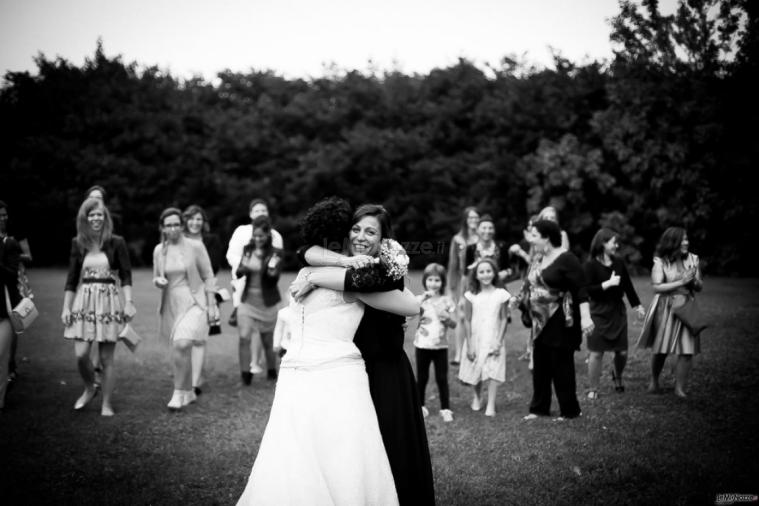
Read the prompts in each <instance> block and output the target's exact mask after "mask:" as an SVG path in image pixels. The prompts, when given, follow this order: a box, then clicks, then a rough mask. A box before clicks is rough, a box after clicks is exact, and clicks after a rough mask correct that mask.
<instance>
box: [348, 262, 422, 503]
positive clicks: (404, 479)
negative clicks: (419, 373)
mask: <svg viewBox="0 0 759 506" xmlns="http://www.w3.org/2000/svg"><path fill="white" fill-rule="evenodd" d="M379 271H381V269H380V268H371V269H360V270H352V269H349V270H348V271H347V272H346V276H345V290H346V291H352V292H377V291H388V290H394V289H398V290H403V280H402V279H401V280H398V281H392V280H390V279H389V278H387V277H386V276H383V275H381V274H380V272H379ZM404 321H405V318H404V317H402V316H398V315H395V314H392V313H388V312H386V311H380V310H378V309H374V308H372V307H369V306H367V307H366V308H365V309H364V316H363V318H362V320H361V323H360V324H359V326H358V330H357V331H356V336H355V337H354V339H353V342H354V343H356V346H358V349H359V350H360V351H361V356H362V357H363V358H364V362H365V363H366V373H367V375H368V376H369V391H370V392H371V395H372V401H373V402H374V409H375V410H376V411H377V419H378V421H379V428H380V432H381V433H382V441H383V442H384V443H385V450H386V451H387V457H388V460H389V461H390V468H391V470H392V472H393V479H394V480H395V488H396V491H397V492H398V500H399V502H400V504H402V505H417V504H420V505H427V504H435V490H434V485H433V480H432V464H431V462H430V450H429V445H428V443H427V432H426V429H425V426H424V418H423V416H422V405H421V402H420V400H419V393H418V391H417V388H416V381H415V380H414V373H413V371H412V369H411V363H410V362H409V359H408V357H407V356H406V352H405V351H403V340H404V332H403V323H404Z"/></svg>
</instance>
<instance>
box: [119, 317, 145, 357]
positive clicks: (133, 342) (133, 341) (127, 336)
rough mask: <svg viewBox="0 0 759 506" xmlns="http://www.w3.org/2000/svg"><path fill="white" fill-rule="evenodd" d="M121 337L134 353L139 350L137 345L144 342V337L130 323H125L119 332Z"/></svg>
mask: <svg viewBox="0 0 759 506" xmlns="http://www.w3.org/2000/svg"><path fill="white" fill-rule="evenodd" d="M119 339H120V340H122V341H124V344H125V345H126V347H127V348H129V350H130V351H131V352H132V353H134V352H135V351H136V350H137V345H138V344H140V343H141V342H142V337H141V336H140V335H139V334H138V333H137V332H135V330H134V329H133V328H132V326H131V325H129V324H128V323H127V324H126V325H124V328H123V329H122V330H121V332H120V333H119Z"/></svg>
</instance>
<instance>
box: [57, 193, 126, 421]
mask: <svg viewBox="0 0 759 506" xmlns="http://www.w3.org/2000/svg"><path fill="white" fill-rule="evenodd" d="M76 229H77V235H76V237H74V239H73V240H72V241H71V254H70V260H69V271H68V277H67V278H66V290H65V294H64V297H63V310H62V311H61V320H62V321H63V325H64V327H65V328H64V331H63V337H65V338H67V339H73V340H74V350H75V352H76V358H77V364H78V366H79V374H80V375H81V376H82V380H84V393H83V394H82V395H81V396H80V397H79V399H77V401H76V403H75V404H74V409H76V410H80V409H82V408H84V407H85V406H86V405H87V404H88V403H89V402H90V401H91V400H92V398H93V397H95V393H96V392H97V390H96V388H95V384H94V381H95V376H94V370H93V365H92V361H91V359H90V347H91V346H92V343H98V348H99V355H100V363H101V366H102V368H103V405H102V409H101V415H103V416H113V408H112V406H111V393H112V392H113V385H114V376H113V352H114V349H115V347H116V341H117V340H118V338H119V333H120V332H121V330H122V329H123V328H124V325H125V323H126V322H127V321H128V320H130V319H131V318H132V317H133V316H134V315H135V313H136V312H137V310H136V309H135V307H134V303H133V301H132V268H131V264H130V262H129V253H128V251H127V247H126V242H124V239H123V238H121V237H119V236H117V235H113V234H112V230H113V222H112V221H111V215H110V213H109V212H108V208H106V207H105V204H103V201H102V200H101V199H98V198H88V199H86V200H85V201H84V203H83V204H82V205H81V207H80V208H79V213H78V214H77V219H76ZM119 282H120V285H121V286H120V287H119ZM122 295H123V298H124V301H123V302H122V300H121V299H122Z"/></svg>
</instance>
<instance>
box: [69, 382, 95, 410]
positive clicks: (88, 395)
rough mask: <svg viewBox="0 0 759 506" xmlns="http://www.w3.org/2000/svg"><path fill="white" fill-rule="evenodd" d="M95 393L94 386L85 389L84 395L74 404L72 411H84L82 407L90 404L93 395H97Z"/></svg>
mask: <svg viewBox="0 0 759 506" xmlns="http://www.w3.org/2000/svg"><path fill="white" fill-rule="evenodd" d="M97 393H98V391H97V389H96V388H95V387H94V386H92V387H85V388H84V393H83V394H82V395H81V396H80V397H79V398H78V399H77V400H76V402H75V403H74V409H75V410H77V411H80V410H82V409H84V407H85V406H86V405H87V404H89V403H90V401H91V400H92V399H93V398H94V397H95V395H97Z"/></svg>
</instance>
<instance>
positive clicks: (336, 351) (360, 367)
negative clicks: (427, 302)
mask: <svg viewBox="0 0 759 506" xmlns="http://www.w3.org/2000/svg"><path fill="white" fill-rule="evenodd" d="M346 209H347V211H346ZM350 218H351V213H350V207H349V206H348V204H347V203H345V202H344V201H339V200H337V199H327V200H325V201H321V202H319V203H317V204H316V205H315V206H314V207H312V208H311V209H310V210H309V212H308V213H307V215H306V219H305V220H304V225H305V226H304V227H303V228H304V230H303V232H302V233H303V235H304V238H306V236H307V238H308V240H307V243H313V238H314V234H317V233H318V234H320V235H321V240H323V241H327V242H329V241H331V240H335V241H338V243H339V241H341V240H342V238H343V237H345V235H346V232H347V229H348V228H349V226H350ZM314 223H317V224H319V223H320V224H321V226H316V227H311V230H306V228H307V227H308V225H309V224H314ZM319 242H321V241H319ZM309 276H310V271H309V270H308V269H302V270H301V271H300V273H299V274H298V278H299V279H307V278H308V277H309ZM364 304H367V305H369V306H371V307H374V308H377V309H381V310H384V311H389V312H392V313H395V314H398V315H405V316H412V315H415V314H418V312H419V305H418V303H417V302H416V300H415V299H414V297H413V294H411V292H409V291H408V290H405V291H403V292H401V291H400V290H394V291H390V292H382V293H369V294H350V293H347V292H340V291H335V290H329V289H326V288H317V289H315V290H314V291H312V292H311V293H310V294H309V295H308V297H306V298H305V299H304V300H303V302H302V303H301V304H299V303H295V302H293V303H292V306H291V308H292V309H293V312H294V314H295V318H294V325H293V327H292V330H291V341H290V345H289V347H288V350H287V354H286V355H285V356H284V358H283V359H282V363H281V365H280V374H279V380H278V381H277V388H276V391H275V394H274V402H273V404H272V407H271V413H270V415H269V422H268V424H267V426H266V430H265V431H264V436H263V439H262V441H261V446H260V448H259V450H258V456H257V457H256V461H255V463H254V464H253V470H252V471H251V473H250V477H249V478H248V484H247V486H246V487H245V491H244V492H243V494H242V496H241V497H240V499H239V501H238V505H259V504H261V505H268V504H271V505H278V506H279V505H306V504H307V505H312V504H313V505H350V506H353V505H393V504H398V497H397V494H396V491H395V483H394V481H393V475H392V473H391V470H390V464H389V462H388V459H387V455H386V453H385V448H384V445H383V443H382V437H381V435H380V431H379V426H378V423H377V415H376V413H375V410H374V406H373V404H372V399H371V396H370V394H369V382H368V378H367V375H366V370H365V366H364V361H363V359H362V358H361V353H360V352H359V350H358V348H357V347H356V345H355V344H354V343H353V336H354V334H355V333H356V330H357V328H358V325H359V322H360V321H361V318H362V316H363V313H364Z"/></svg>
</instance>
